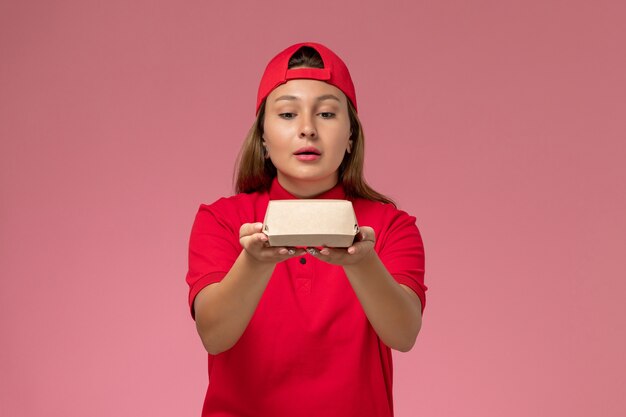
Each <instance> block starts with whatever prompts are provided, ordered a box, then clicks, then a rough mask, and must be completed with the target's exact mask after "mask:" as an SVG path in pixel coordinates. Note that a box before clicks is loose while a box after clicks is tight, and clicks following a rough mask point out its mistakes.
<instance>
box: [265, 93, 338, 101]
mask: <svg viewBox="0 0 626 417" xmlns="http://www.w3.org/2000/svg"><path fill="white" fill-rule="evenodd" d="M279 100H299V98H298V97H296V96H280V97H278V98H277V99H276V100H274V102H277V101H279ZM316 100H317V101H323V100H337V101H338V102H340V103H341V100H339V98H338V97H337V96H335V95H333V94H324V95H323V96H319V97H318V98H316Z"/></svg>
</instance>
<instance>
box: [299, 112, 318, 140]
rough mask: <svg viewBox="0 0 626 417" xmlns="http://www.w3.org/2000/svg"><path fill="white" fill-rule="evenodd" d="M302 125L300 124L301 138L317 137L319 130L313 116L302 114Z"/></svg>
mask: <svg viewBox="0 0 626 417" xmlns="http://www.w3.org/2000/svg"><path fill="white" fill-rule="evenodd" d="M300 120H301V125H300V134H299V136H300V137H301V138H311V139H315V138H316V137H317V130H316V129H315V123H314V121H313V119H312V117H311V116H309V115H304V114H303V115H302V118H301V119H300Z"/></svg>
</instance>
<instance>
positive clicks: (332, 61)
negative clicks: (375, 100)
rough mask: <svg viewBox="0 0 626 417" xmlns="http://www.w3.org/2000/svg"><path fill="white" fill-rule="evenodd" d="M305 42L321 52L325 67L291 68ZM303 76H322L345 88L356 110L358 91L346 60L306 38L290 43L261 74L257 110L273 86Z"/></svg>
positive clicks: (345, 92)
mask: <svg viewBox="0 0 626 417" xmlns="http://www.w3.org/2000/svg"><path fill="white" fill-rule="evenodd" d="M303 46H309V47H311V48H313V49H315V50H316V51H317V52H318V53H319V54H320V56H321V57H322V61H323V62H324V68H293V69H288V68H287V66H288V64H289V60H290V59H291V56H292V55H293V54H294V53H295V52H296V51H297V50H298V49H300V48H302V47H303ZM302 78H305V79H309V80H321V81H325V82H327V83H328V84H331V85H334V86H335V87H337V88H338V89H340V90H341V91H343V93H344V94H345V95H346V96H347V97H348V99H350V101H351V102H352V105H353V106H354V109H355V110H356V108H357V107H356V93H355V91H354V84H353V83H352V78H351V77H350V72H349V71H348V67H347V66H346V64H345V63H344V62H343V61H342V60H341V58H339V57H338V56H337V55H336V54H335V53H334V52H333V51H331V50H330V49H328V48H327V47H325V46H324V45H321V44H319V43H314V42H304V43H297V44H295V45H292V46H290V47H288V48H287V49H285V50H284V51H282V52H281V53H279V54H278V55H276V56H275V57H274V58H273V59H272V60H271V61H270V62H269V64H267V67H266V68H265V72H264V73H263V78H261V84H260V85H259V93H258V95H257V100H256V113H258V112H259V107H260V106H261V103H262V102H263V100H265V98H266V97H267V96H268V95H269V94H270V93H271V92H272V90H274V89H275V88H276V87H278V86H279V85H281V84H284V83H286V82H287V81H289V80H293V79H302Z"/></svg>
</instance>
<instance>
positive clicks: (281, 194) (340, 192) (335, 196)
mask: <svg viewBox="0 0 626 417" xmlns="http://www.w3.org/2000/svg"><path fill="white" fill-rule="evenodd" d="M297 198H298V197H296V196H294V195H293V194H291V193H290V192H289V191H287V190H285V189H284V188H283V186H282V185H280V183H279V182H278V177H274V179H273V180H272V185H271V186H270V200H294V199H297ZM314 198H315V199H318V198H319V199H327V200H345V199H346V193H345V191H344V189H343V185H342V184H341V182H338V183H337V185H335V186H334V187H333V188H331V189H330V190H328V191H325V192H323V193H322V194H320V195H318V196H317V197H314Z"/></svg>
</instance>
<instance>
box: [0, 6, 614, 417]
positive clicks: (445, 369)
mask: <svg viewBox="0 0 626 417" xmlns="http://www.w3.org/2000/svg"><path fill="white" fill-rule="evenodd" d="M623 4H624V3H623V2H620V1H618V0H615V1H593V2H592V1H587V2H580V1H556V0H549V1H528V0H525V1H474V2H468V1H461V0H457V1H419V2H405V4H389V5H388V6H384V7H383V6H381V5H377V4H372V5H369V6H364V5H363V2H361V1H349V2H348V1H346V2H334V1H333V2H325V1H319V2H315V3H309V4H307V5H306V6H303V5H301V3H299V2H286V3H285V4H281V3H279V2H274V1H270V2H268V1H263V2H250V4H249V5H247V6H243V5H241V4H237V2H232V3H228V2H209V1H204V2H200V1H189V2H175V1H159V2H154V1H148V0H144V1H119V0H118V1H113V2H84V1H57V2H48V1H39V2H34V1H13V2H9V1H5V2H2V3H1V4H0V54H1V57H0V100H1V107H0V137H1V147H0V163H1V165H0V185H1V188H0V192H1V195H0V227H1V231H0V251H1V252H0V254H1V260H0V274H1V277H0V337H1V338H2V339H1V340H2V342H1V350H0V375H1V376H0V415H2V416H33V417H34V416H59V417H61V416H63V417H74V416H76V417H78V416H80V417H82V416H92V417H105V416H106V417H109V416H148V415H149V416H197V415H199V411H200V408H201V404H202V397H203V394H204V390H205V388H206V382H207V377H206V357H205V355H204V353H203V349H202V346H201V344H200V341H199V339H198V337H197V335H196V333H195V327H194V324H193V321H192V320H191V318H190V316H189V314H188V311H187V304H186V303H187V301H186V294H187V287H186V284H185V282H184V274H185V272H186V256H187V253H186V251H187V240H188V237H189V231H190V228H191V223H192V221H193V217H194V215H195V212H196V210H197V206H198V204H199V203H201V202H211V201H213V200H215V199H216V198H217V197H218V196H221V195H225V194H228V193H229V192H230V190H231V186H230V184H231V174H232V165H233V162H234V159H235V156H236V153H237V151H238V149H239V145H240V143H241V140H242V138H243V136H244V134H245V132H246V131H247V129H248V128H249V126H250V124H251V122H252V120H253V113H254V104H255V98H256V88H257V83H258V81H259V78H260V76H261V72H262V70H263V68H264V66H265V64H266V61H267V60H268V59H269V58H270V57H271V56H272V55H273V54H275V53H276V52H278V51H279V50H280V49H282V48H284V47H286V46H287V45H289V44H291V43H295V42H298V41H303V40H315V41H320V42H323V43H327V44H328V45H329V46H330V47H331V48H333V49H335V50H336V51H337V52H338V53H339V54H340V55H341V56H342V57H343V58H344V59H345V61H346V62H347V63H348V65H349V67H350V68H351V70H352V74H353V77H354V80H355V84H356V86H357V94H358V97H359V108H360V114H361V117H362V120H363V123H364V126H365V130H366V133H367V139H368V149H367V164H368V165H367V174H368V178H369V181H370V182H371V183H372V184H373V185H374V186H375V187H376V188H378V189H380V190H381V191H383V192H385V193H387V194H389V195H391V196H392V197H394V198H396V199H397V200H398V201H399V203H400V207H401V208H403V209H405V210H407V211H409V212H411V213H412V214H414V215H415V216H416V217H417V219H418V226H419V227H420V229H421V231H422V233H423V237H424V241H425V247H426V255H427V258H426V259H427V275H426V282H427V285H428V286H429V288H430V289H429V292H428V296H429V302H428V305H427V308H426V312H425V317H424V327H423V330H422V333H421V334H420V336H419V339H418V343H417V345H416V346H415V348H414V349H413V350H412V351H411V352H408V353H399V352H395V353H394V357H395V361H396V373H395V377H396V378H395V398H396V413H397V416H399V417H409V416H432V417H439V416H471V417H473V416H481V417H490V416H508V417H518V416H519V417H521V416H568V417H582V416H585V417H588V416H623V415H626V399H625V397H624V395H623V390H624V386H626V360H625V356H624V352H625V351H626V331H625V329H626V319H625V318H626V314H624V309H623V307H622V304H623V300H624V296H625V292H626V284H625V281H624V278H625V277H626V276H625V274H624V253H625V252H626V216H625V215H624V213H626V191H625V190H626V187H625V183H626V164H625V163H624V161H625V160H626V145H625V139H626V123H625V120H626V117H625V116H624V115H625V114H626V76H625V75H624V74H626V55H625V54H624V39H626V29H625V25H624V21H626V13H625V12H626V10H625V7H624V6H623Z"/></svg>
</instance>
